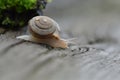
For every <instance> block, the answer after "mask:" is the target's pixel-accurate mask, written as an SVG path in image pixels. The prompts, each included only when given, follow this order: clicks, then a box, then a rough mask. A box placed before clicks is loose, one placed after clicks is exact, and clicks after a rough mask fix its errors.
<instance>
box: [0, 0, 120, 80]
mask: <svg viewBox="0 0 120 80" xmlns="http://www.w3.org/2000/svg"><path fill="white" fill-rule="evenodd" d="M63 1H64V2H63ZM67 1H68V0H54V1H53V3H51V4H49V5H48V7H47V9H46V10H45V15H47V16H50V17H52V18H54V19H55V20H56V21H57V22H58V23H59V24H60V26H61V31H62V32H61V33H60V34H61V36H62V37H63V38H66V39H67V38H77V41H76V44H75V45H69V48H68V49H60V48H51V47H50V46H48V45H44V44H36V43H31V42H26V41H21V40H17V39H16V38H15V37H16V36H19V35H23V34H26V29H23V30H21V31H16V32H12V31H7V32H5V34H0V80H120V76H119V75H120V43H119V42H120V38H119V34H120V31H119V30H120V23H119V21H120V18H119V15H120V14H119V13H120V11H119V1H118V2H117V3H115V2H113V1H112V0H74V1H73V0H69V1H70V2H69V3H68V2H67ZM115 1H117V0H115ZM57 3H59V4H57ZM103 3H104V4H103ZM62 4H63V5H62ZM111 5H113V6H114V7H111ZM109 8H110V9H109Z"/></svg>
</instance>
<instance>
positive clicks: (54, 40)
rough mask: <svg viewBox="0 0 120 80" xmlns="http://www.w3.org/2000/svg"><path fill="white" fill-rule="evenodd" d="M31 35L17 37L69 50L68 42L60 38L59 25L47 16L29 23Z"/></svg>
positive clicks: (34, 18)
mask: <svg viewBox="0 0 120 80" xmlns="http://www.w3.org/2000/svg"><path fill="white" fill-rule="evenodd" d="M28 31H29V33H30V35H23V36H19V37H17V38H18V39H23V40H27V41H31V42H36V43H44V44H48V45H50V46H52V47H61V48H67V47H68V45H67V42H66V41H65V40H64V39H61V38H60V36H59V31H60V28H59V25H58V24H57V22H56V21H54V20H53V19H51V18H49V17H47V16H36V17H33V18H32V19H31V20H30V21H29V23H28Z"/></svg>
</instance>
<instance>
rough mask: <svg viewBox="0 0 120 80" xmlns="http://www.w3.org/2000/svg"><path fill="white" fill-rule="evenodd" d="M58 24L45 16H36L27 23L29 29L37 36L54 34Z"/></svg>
mask: <svg viewBox="0 0 120 80" xmlns="http://www.w3.org/2000/svg"><path fill="white" fill-rule="evenodd" d="M58 27H59V26H58V24H57V23H56V21H54V20H53V19H51V18H49V17H47V16H36V17H33V18H32V19H31V20H30V21H29V28H30V29H31V30H32V31H33V32H35V33H37V34H39V35H42V36H44V35H49V34H52V33H54V32H55V31H56V30H57V28H58Z"/></svg>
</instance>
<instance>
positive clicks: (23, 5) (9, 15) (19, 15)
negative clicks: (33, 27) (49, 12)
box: [0, 0, 51, 29]
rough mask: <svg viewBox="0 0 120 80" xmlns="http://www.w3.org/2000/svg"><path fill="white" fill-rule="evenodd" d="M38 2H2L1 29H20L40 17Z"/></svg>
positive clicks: (0, 7)
mask: <svg viewBox="0 0 120 80" xmlns="http://www.w3.org/2000/svg"><path fill="white" fill-rule="evenodd" d="M47 1H48V2H50V1H51V0H47ZM36 2H37V0H0V22H1V23H0V27H3V28H8V29H18V28H20V27H23V26H25V25H26V24H27V23H28V20H29V19H31V18H32V17H34V16H36V15H38V14H37V11H36V6H37V4H36ZM42 8H43V6H42V5H40V9H42Z"/></svg>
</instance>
